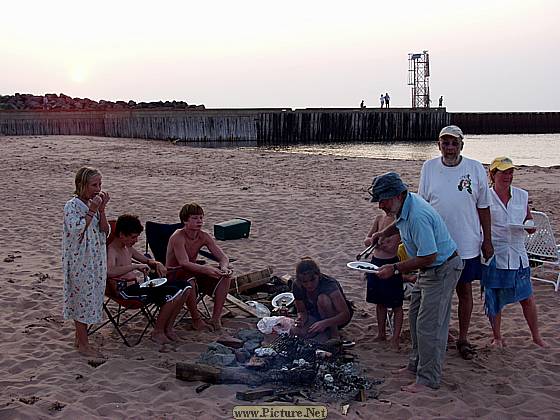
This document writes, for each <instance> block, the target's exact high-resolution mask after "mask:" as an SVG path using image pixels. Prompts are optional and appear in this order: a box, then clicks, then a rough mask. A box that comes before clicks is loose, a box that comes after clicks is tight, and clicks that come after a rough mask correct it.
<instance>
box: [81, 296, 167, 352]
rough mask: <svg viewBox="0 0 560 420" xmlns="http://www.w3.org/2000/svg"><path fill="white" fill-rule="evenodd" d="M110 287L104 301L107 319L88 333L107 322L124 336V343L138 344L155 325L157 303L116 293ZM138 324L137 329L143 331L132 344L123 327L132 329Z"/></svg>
mask: <svg viewBox="0 0 560 420" xmlns="http://www.w3.org/2000/svg"><path fill="white" fill-rule="evenodd" d="M109 289H110V288H109V287H108V288H107V289H106V290H105V296H106V298H107V299H106V300H105V302H104V303H103V310H104V311H105V314H106V315H107V320H106V321H105V322H103V323H102V324H99V325H97V326H96V327H95V328H92V329H90V330H89V331H88V335H90V334H93V333H94V332H96V331H98V330H100V329H101V328H103V327H104V326H105V325H107V324H109V323H110V324H112V325H113V327H114V328H115V330H116V331H117V333H118V334H119V335H120V337H121V338H122V340H123V342H124V344H125V345H126V346H128V347H132V346H133V345H134V346H135V345H137V344H138V343H140V341H142V338H143V337H144V335H145V334H146V331H148V328H149V327H150V326H151V327H153V326H154V325H155V319H156V316H157V311H158V308H157V306H156V305H154V304H152V303H149V302H147V301H146V300H145V299H144V298H137V297H133V298H127V297H124V296H120V295H115V294H114V293H113V292H112V291H109ZM134 324H135V325H136V326H137V329H140V328H142V332H141V333H140V334H139V336H138V338H137V340H136V342H135V343H134V344H132V345H131V344H130V342H129V340H128V339H127V337H126V335H125V332H124V331H123V328H124V327H125V326H127V328H128V329H129V330H130V329H132V328H133V325H134Z"/></svg>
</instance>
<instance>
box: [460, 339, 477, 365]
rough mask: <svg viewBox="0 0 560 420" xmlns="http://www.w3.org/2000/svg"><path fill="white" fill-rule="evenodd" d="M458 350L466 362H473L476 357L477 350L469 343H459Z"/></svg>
mask: <svg viewBox="0 0 560 420" xmlns="http://www.w3.org/2000/svg"><path fill="white" fill-rule="evenodd" d="M457 350H458V351H459V354H460V355H461V357H462V358H463V359H465V360H472V358H473V357H474V356H476V350H475V349H474V348H473V347H472V346H471V344H470V343H469V342H468V341H457Z"/></svg>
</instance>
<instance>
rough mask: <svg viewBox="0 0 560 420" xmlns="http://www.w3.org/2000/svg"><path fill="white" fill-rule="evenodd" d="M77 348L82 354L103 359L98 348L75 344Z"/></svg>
mask: <svg viewBox="0 0 560 420" xmlns="http://www.w3.org/2000/svg"><path fill="white" fill-rule="evenodd" d="M77 348H78V353H80V354H81V355H82V356H86V357H95V358H99V359H104V358H105V356H104V355H103V353H101V352H100V351H99V350H97V349H96V348H93V347H92V346H90V345H88V346H83V347H80V346H77Z"/></svg>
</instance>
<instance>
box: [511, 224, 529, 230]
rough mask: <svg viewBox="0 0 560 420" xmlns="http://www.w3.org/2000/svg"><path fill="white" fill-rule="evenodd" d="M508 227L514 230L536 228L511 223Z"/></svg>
mask: <svg viewBox="0 0 560 420" xmlns="http://www.w3.org/2000/svg"><path fill="white" fill-rule="evenodd" d="M508 226H509V227H510V228H513V229H535V226H530V225H524V224H516V223H510V224H509V225H508Z"/></svg>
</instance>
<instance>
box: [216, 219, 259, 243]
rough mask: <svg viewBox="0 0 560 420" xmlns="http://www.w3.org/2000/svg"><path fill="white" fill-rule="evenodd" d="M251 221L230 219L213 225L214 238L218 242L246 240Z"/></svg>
mask: <svg viewBox="0 0 560 420" xmlns="http://www.w3.org/2000/svg"><path fill="white" fill-rule="evenodd" d="M250 230H251V221H250V220H247V219H241V218H237V219H231V220H228V221H227V222H222V223H217V224H215V225H214V238H216V239H218V240H220V241H227V240H229V239H241V238H248V237H249V231H250Z"/></svg>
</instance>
